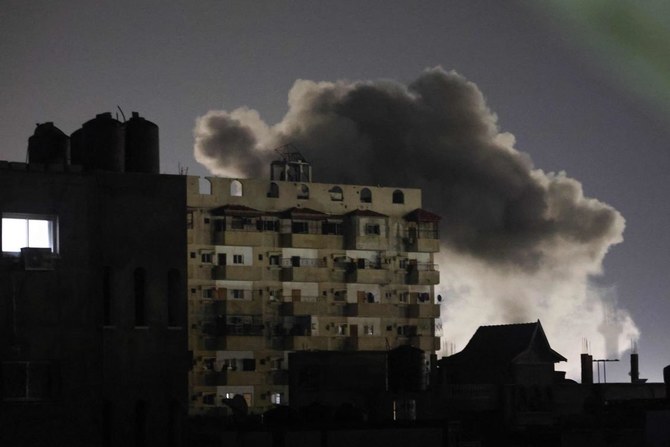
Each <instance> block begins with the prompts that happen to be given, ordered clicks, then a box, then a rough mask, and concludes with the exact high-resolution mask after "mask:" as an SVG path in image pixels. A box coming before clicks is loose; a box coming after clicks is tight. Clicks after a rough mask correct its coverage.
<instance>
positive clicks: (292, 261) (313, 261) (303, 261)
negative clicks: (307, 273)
mask: <svg viewBox="0 0 670 447" xmlns="http://www.w3.org/2000/svg"><path fill="white" fill-rule="evenodd" d="M280 265H281V266H282V267H326V262H325V261H324V260H323V259H318V258H303V257H298V256H295V257H292V258H282V259H281V264H280Z"/></svg>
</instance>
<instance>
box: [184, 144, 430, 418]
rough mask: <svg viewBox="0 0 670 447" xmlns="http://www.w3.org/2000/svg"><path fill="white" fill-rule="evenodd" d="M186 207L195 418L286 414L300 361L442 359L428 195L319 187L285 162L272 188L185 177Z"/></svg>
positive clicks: (289, 159) (305, 171) (293, 160)
mask: <svg viewBox="0 0 670 447" xmlns="http://www.w3.org/2000/svg"><path fill="white" fill-rule="evenodd" d="M187 206H188V211H187V227H188V229H187V234H188V236H187V238H188V302H189V327H190V329H191V330H190V336H189V344H190V350H191V351H193V353H194V354H193V355H194V362H193V369H192V371H191V375H190V393H191V401H190V402H191V407H190V409H191V414H207V413H208V412H211V411H216V410H213V409H215V408H218V407H221V406H223V405H224V402H225V401H226V400H227V399H231V398H232V397H233V396H234V395H236V394H240V395H242V396H244V397H245V401H246V403H247V405H248V406H249V407H250V408H251V409H252V410H253V411H262V410H265V409H267V408H269V407H271V406H272V405H273V404H278V403H281V404H285V403H287V402H288V398H289V396H288V386H287V385H288V375H287V368H288V353H289V352H292V351H303V350H322V351H384V350H388V349H392V348H395V347H397V346H402V345H410V346H414V347H416V348H419V349H422V350H424V351H426V352H428V353H434V352H435V350H436V349H439V339H438V338H437V337H436V331H435V328H436V319H437V318H439V304H438V303H437V299H436V297H435V294H434V286H435V285H436V284H437V283H438V282H439V272H438V270H437V268H436V265H435V264H434V261H433V255H434V253H436V252H437V251H438V250H439V234H438V224H439V219H440V218H439V216H437V215H435V214H432V213H430V212H428V211H425V210H423V209H422V208H421V191H420V190H418V189H413V188H389V187H379V186H377V187H373V186H358V185H341V184H340V185H338V184H325V183H315V182H312V181H311V168H310V166H309V164H308V163H307V162H306V161H305V160H304V159H303V158H302V157H301V156H300V155H299V154H297V153H290V154H284V155H283V158H282V159H281V160H278V161H276V162H273V163H272V166H271V174H270V178H269V179H230V178H218V177H210V178H207V179H206V180H203V179H199V178H197V177H188V181H187Z"/></svg>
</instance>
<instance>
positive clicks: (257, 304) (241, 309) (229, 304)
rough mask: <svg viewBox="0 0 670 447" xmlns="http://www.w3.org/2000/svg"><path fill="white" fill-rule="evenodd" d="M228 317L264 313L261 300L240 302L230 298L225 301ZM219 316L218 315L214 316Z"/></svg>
mask: <svg viewBox="0 0 670 447" xmlns="http://www.w3.org/2000/svg"><path fill="white" fill-rule="evenodd" d="M223 305H224V309H225V312H223V313H225V314H226V315H259V314H261V313H262V312H263V303H262V302H261V300H260V299H254V300H239V299H236V298H230V297H229V298H228V299H227V300H225V301H223ZM214 315H218V314H214Z"/></svg>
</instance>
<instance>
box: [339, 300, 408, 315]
mask: <svg viewBox="0 0 670 447" xmlns="http://www.w3.org/2000/svg"><path fill="white" fill-rule="evenodd" d="M346 316H348V317H381V318H405V317H406V316H407V306H405V305H399V304H386V303H348V304H347V306H346Z"/></svg>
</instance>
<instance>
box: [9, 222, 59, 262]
mask: <svg viewBox="0 0 670 447" xmlns="http://www.w3.org/2000/svg"><path fill="white" fill-rule="evenodd" d="M56 245H57V244H56V218H55V217H51V216H40V215H26V214H3V216H2V251H3V252H10V253H18V252H20V251H21V249H22V248H24V247H32V248H49V249H51V251H52V252H56V251H57V246H56Z"/></svg>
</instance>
